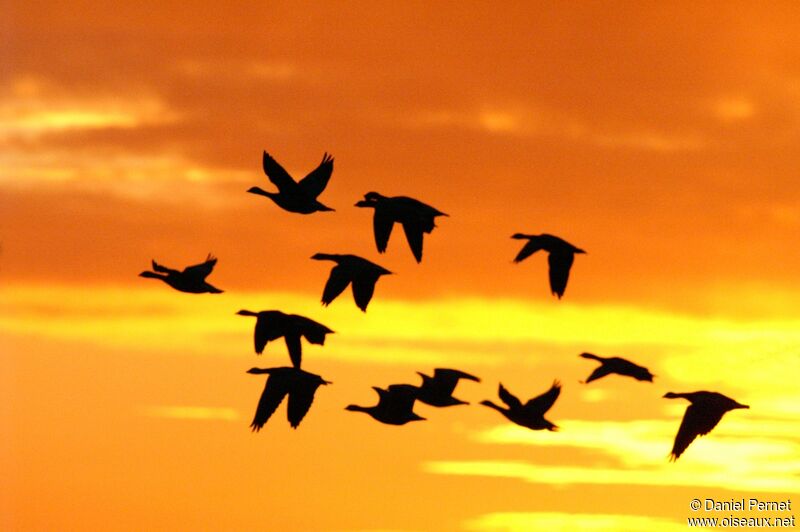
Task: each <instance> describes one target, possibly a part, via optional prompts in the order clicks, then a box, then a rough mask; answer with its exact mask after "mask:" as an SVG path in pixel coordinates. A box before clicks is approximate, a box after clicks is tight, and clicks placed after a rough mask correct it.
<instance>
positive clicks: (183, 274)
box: [139, 253, 222, 294]
mask: <svg viewBox="0 0 800 532" xmlns="http://www.w3.org/2000/svg"><path fill="white" fill-rule="evenodd" d="M152 263H153V270H154V271H152V272H151V271H143V272H142V273H140V274H139V277H147V278H150V279H160V280H162V281H164V282H165V283H167V284H168V285H170V286H171V287H172V288H174V289H175V290H179V291H181V292H188V293H190V294H205V293H209V294H221V293H222V290H220V289H219V288H217V287H215V286H211V285H210V284H208V283H207V282H206V277H208V274H210V273H211V270H213V269H214V265H216V264H217V259H215V258H214V257H212V256H211V254H210V253H209V254H208V257H206V261H205V262H202V263H200V264H195V265H194V266H187V267H186V268H184V269H183V271H178V270H173V269H171V268H167V267H166V266H162V265H161V264H159V263H157V262H156V261H152Z"/></svg>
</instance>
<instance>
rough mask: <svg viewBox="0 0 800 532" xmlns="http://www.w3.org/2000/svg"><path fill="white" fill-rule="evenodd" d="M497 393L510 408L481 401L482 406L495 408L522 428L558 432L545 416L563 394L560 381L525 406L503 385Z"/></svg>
mask: <svg viewBox="0 0 800 532" xmlns="http://www.w3.org/2000/svg"><path fill="white" fill-rule="evenodd" d="M497 393H498V395H499V396H500V399H502V400H503V402H504V403H505V404H506V405H508V408H503V407H502V406H498V405H496V404H494V403H493V402H491V401H481V404H482V405H484V406H488V407H490V408H494V409H495V410H497V411H498V412H500V413H501V414H503V415H504V416H506V418H508V420H509V421H511V422H512V423H516V424H517V425H520V426H522V427H526V428H529V429H532V430H542V429H547V430H552V431H554V430H558V427H557V426H556V425H554V424H553V423H551V422H549V421H548V420H546V419H545V418H544V414H545V413H546V412H547V411H548V410H550V407H552V406H553V403H555V402H556V399H558V394H560V393H561V384H560V383H559V382H558V381H554V382H553V385H552V386H551V387H550V389H549V390H548V391H546V392H545V393H543V394H542V395H540V396H538V397H534V398H533V399H531V400H530V401H528V402H527V403H525V404H524V405H523V404H522V402H521V401H520V400H519V399H518V398H517V397H515V396H514V395H512V394H511V392H509V391H508V390H506V389H505V387H503V385H502V384H500V389H499V390H498V392H497Z"/></svg>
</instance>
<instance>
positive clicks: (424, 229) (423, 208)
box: [356, 192, 447, 262]
mask: <svg viewBox="0 0 800 532" xmlns="http://www.w3.org/2000/svg"><path fill="white" fill-rule="evenodd" d="M356 207H368V208H372V209H375V214H374V216H373V218H372V226H373V231H374V232H375V245H376V246H377V247H378V252H379V253H383V252H385V251H386V245H387V244H388V243H389V236H390V235H391V234H392V228H393V227H394V224H395V223H399V224H401V225H402V226H403V231H404V232H405V234H406V240H408V245H409V246H410V247H411V252H412V253H413V254H414V258H415V259H417V262H422V237H423V233H430V232H431V231H433V228H434V227H436V223H435V222H434V219H435V218H436V217H437V216H447V214H445V213H443V212H441V211H439V210H438V209H435V208H433V207H431V206H430V205H426V204H424V203H422V202H421V201H418V200H415V199H413V198H408V197H405V196H395V197H387V196H382V195H381V194H378V193H377V192H367V193H366V194H365V195H364V199H363V200H361V201H359V202H358V203H356Z"/></svg>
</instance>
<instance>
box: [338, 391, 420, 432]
mask: <svg viewBox="0 0 800 532" xmlns="http://www.w3.org/2000/svg"><path fill="white" fill-rule="evenodd" d="M372 389H373V390H375V391H376V392H378V404H377V405H375V406H359V405H347V407H345V410H351V411H353V412H364V413H366V414H369V415H370V416H372V417H373V418H374V419H375V420H376V421H380V422H381V423H385V424H387V425H405V424H406V423H408V422H409V421H422V420H424V419H425V418H424V417H420V416H418V415H417V414H416V413H415V412H414V410H413V409H414V401H416V399H417V387H416V386H412V385H410V384H392V385H391V386H389V388H388V389H383V388H378V387H377V386H373V387H372Z"/></svg>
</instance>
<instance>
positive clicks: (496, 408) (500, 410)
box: [481, 400, 509, 414]
mask: <svg viewBox="0 0 800 532" xmlns="http://www.w3.org/2000/svg"><path fill="white" fill-rule="evenodd" d="M481 404H482V405H483V406H488V407H489V408H494V409H495V410H497V411H498V412H500V413H501V414H508V412H509V411H508V409H505V408H503V407H502V406H499V405H496V404H494V403H493V402H491V401H488V400H487V401H481Z"/></svg>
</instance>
